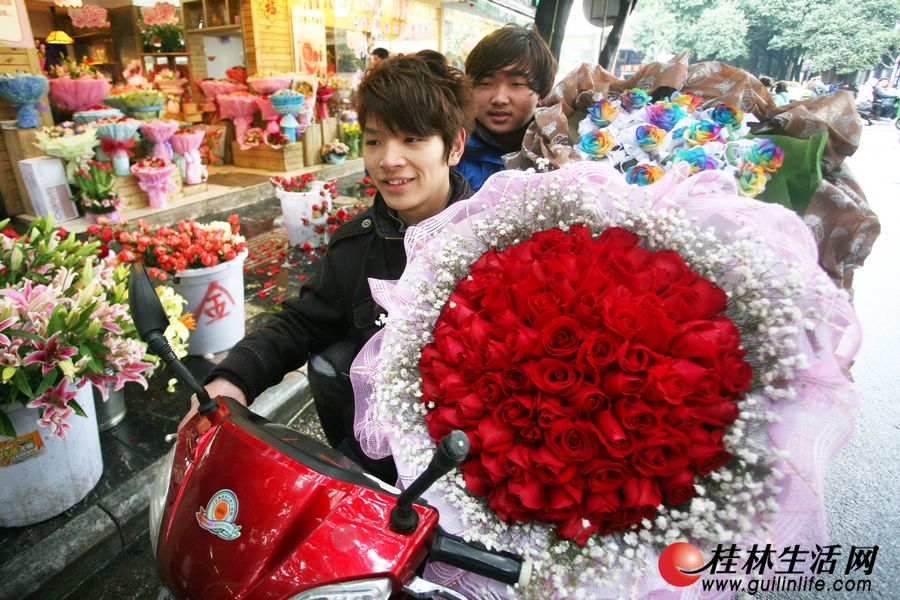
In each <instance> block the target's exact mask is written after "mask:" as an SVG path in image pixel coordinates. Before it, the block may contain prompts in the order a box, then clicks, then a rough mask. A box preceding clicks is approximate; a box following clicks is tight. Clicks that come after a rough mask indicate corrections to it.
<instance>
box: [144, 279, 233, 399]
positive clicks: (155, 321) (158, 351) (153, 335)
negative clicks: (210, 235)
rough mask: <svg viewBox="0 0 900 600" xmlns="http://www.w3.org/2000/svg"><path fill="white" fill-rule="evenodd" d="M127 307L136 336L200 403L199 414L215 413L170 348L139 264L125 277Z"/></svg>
mask: <svg viewBox="0 0 900 600" xmlns="http://www.w3.org/2000/svg"><path fill="white" fill-rule="evenodd" d="M128 306H129V307H130V308H131V318H132V320H134V326H135V328H136V329H137V332H138V335H139V336H140V337H141V339H142V340H144V341H145V342H147V346H149V349H150V352H152V353H153V354H155V355H156V356H158V357H159V358H160V359H161V360H162V361H163V362H165V363H166V364H167V365H169V366H170V367H171V368H172V370H173V371H175V375H176V376H177V377H178V379H180V380H181V381H182V382H184V384H185V385H186V386H188V387H189V388H190V389H191V391H192V392H194V393H195V394H196V395H197V400H199V402H200V408H199V411H200V412H201V413H207V412H212V411H214V410H216V408H218V403H217V402H216V401H215V400H213V399H211V398H210V397H209V394H208V393H207V392H206V388H204V387H203V386H202V385H200V383H199V382H198V381H197V380H196V379H195V378H194V376H193V375H191V372H190V371H188V370H187V367H185V366H184V364H183V363H182V362H181V361H180V360H178V357H177V356H175V352H174V351H173V350H172V347H171V346H169V341H168V340H167V339H166V336H165V335H164V334H165V331H166V327H168V326H169V318H168V317H167V316H166V311H165V310H164V309H163V307H162V303H161V302H160V301H159V296H157V295H156V290H155V289H153V284H152V283H151V282H150V276H149V275H147V270H146V269H144V265H142V264H139V263H135V264H133V265H131V273H130V274H129V275H128Z"/></svg>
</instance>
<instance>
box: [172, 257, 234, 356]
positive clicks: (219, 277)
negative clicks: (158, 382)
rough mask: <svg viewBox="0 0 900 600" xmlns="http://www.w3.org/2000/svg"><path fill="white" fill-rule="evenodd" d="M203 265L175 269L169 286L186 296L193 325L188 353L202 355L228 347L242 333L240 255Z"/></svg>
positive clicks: (186, 308) (187, 307)
mask: <svg viewBox="0 0 900 600" xmlns="http://www.w3.org/2000/svg"><path fill="white" fill-rule="evenodd" d="M245 258H247V253H246V252H243V253H241V254H239V255H238V256H237V258H235V259H234V260H230V261H228V262H224V263H220V264H218V265H215V266H212V267H206V268H204V269H187V270H184V271H179V272H178V274H177V275H175V277H174V278H173V279H172V287H173V288H174V289H175V291H176V292H177V293H178V294H180V295H181V296H183V297H184V299H185V300H187V306H186V307H185V310H186V311H190V312H191V313H193V315H194V318H195V319H196V320H197V328H196V329H195V330H194V331H192V332H191V337H190V339H189V341H188V354H191V355H194V356H203V355H206V354H213V353H216V352H222V351H223V350H228V349H229V348H231V347H232V346H234V345H235V344H236V343H238V342H239V341H240V339H241V338H242V337H244V330H245V329H244V328H245V323H244V259H245Z"/></svg>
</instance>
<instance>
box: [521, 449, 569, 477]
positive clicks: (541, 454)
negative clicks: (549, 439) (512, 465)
mask: <svg viewBox="0 0 900 600" xmlns="http://www.w3.org/2000/svg"><path fill="white" fill-rule="evenodd" d="M529 450H530V452H529V454H528V460H529V461H530V462H531V464H532V465H534V474H535V476H536V477H537V478H538V479H540V480H541V481H543V482H544V483H547V484H551V485H562V484H564V483H566V482H568V481H569V480H570V479H572V477H573V476H574V475H575V473H576V471H577V468H576V467H575V465H573V464H571V463H566V462H565V461H564V460H563V459H562V458H560V457H559V456H557V455H556V454H554V453H553V451H551V450H550V449H549V448H547V447H546V446H537V447H531V448H529Z"/></svg>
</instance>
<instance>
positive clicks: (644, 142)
mask: <svg viewBox="0 0 900 600" xmlns="http://www.w3.org/2000/svg"><path fill="white" fill-rule="evenodd" d="M634 137H635V140H636V141H637V143H638V146H640V147H641V150H643V151H645V152H652V151H653V150H656V149H657V148H659V145H660V144H662V142H663V140H664V139H665V137H666V130H665V129H662V128H661V127H657V126H656V125H641V126H640V127H638V128H637V129H635V130H634Z"/></svg>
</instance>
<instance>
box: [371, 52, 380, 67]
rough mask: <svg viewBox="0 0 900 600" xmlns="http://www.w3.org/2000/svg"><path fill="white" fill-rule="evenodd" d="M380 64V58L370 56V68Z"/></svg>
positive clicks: (374, 55)
mask: <svg viewBox="0 0 900 600" xmlns="http://www.w3.org/2000/svg"><path fill="white" fill-rule="evenodd" d="M380 64H381V57H380V56H378V55H377V54H373V55H372V67H377V66H378V65H380Z"/></svg>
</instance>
